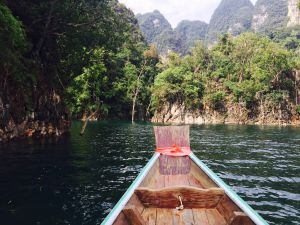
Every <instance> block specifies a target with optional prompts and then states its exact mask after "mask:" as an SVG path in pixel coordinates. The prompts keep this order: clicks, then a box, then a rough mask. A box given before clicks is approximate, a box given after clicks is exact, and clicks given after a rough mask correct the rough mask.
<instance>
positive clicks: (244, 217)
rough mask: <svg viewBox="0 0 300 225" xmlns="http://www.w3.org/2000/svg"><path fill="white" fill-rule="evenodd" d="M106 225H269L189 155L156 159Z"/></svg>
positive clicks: (120, 202) (136, 180) (148, 165)
mask: <svg viewBox="0 0 300 225" xmlns="http://www.w3.org/2000/svg"><path fill="white" fill-rule="evenodd" d="M181 206H182V208H181V209H180V207H181ZM110 224H158V225H159V224H209V225H212V224H219V225H222V224H224V225H226V224H232V225H234V224H236V225H238V224H241V225H242V224H243V225H247V224H249V225H250V224H259V225H266V224H268V223H267V222H266V221H265V220H264V219H263V218H262V217H261V216H260V215H259V214H257V213H256V212H255V211H254V210H253V209H252V208H251V207H250V206H249V205H248V204H247V203H246V202H245V201H244V200H243V199H241V198H240V197H239V196H238V195H237V194H236V193H235V192H234V191H233V190H232V189H231V188H230V187H229V186H228V185H226V184H225V182H224V181H223V180H222V179H221V178H219V177H218V176H217V175H216V174H215V173H214V172H213V171H212V170H211V169H209V168H208V167H207V166H206V165H205V164H204V163H203V162H202V161H201V160H200V159H198V158H197V157H196V155H194V154H193V153H192V154H190V155H189V156H185V157H172V156H164V155H160V154H159V153H155V154H154V155H153V157H152V158H151V159H150V160H149V162H148V163H147V165H146V166H145V167H144V168H143V170H142V171H141V173H140V174H139V175H138V177H137V178H136V179H135V181H134V182H133V183H132V184H131V186H130V187H129V188H128V190H127V191H126V192H125V194H124V195H123V196H122V198H121V199H120V201H119V202H118V203H117V204H116V205H115V207H114V208H113V209H112V211H111V212H110V213H109V215H108V216H107V217H106V218H105V220H104V221H103V222H102V225H110Z"/></svg>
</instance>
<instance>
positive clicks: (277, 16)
mask: <svg viewBox="0 0 300 225" xmlns="http://www.w3.org/2000/svg"><path fill="white" fill-rule="evenodd" d="M287 15H288V0H258V1H257V2H256V4H255V7H254V13H253V18H252V29H253V30H254V31H255V32H267V31H270V30H272V29H276V28H281V27H285V26H286V23H287Z"/></svg>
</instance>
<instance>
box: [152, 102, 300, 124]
mask: <svg viewBox="0 0 300 225" xmlns="http://www.w3.org/2000/svg"><path fill="white" fill-rule="evenodd" d="M264 108H265V109H267V110H265V109H263V107H260V109H258V110H257V111H256V112H250V111H249V110H247V109H245V108H243V107H241V106H239V105H238V104H228V105H227V106H226V111H223V112H218V111H215V110H212V109H209V108H206V109H204V110H199V111H194V112H191V111H187V110H185V108H184V106H178V105H176V104H174V105H169V106H166V107H165V109H164V110H162V111H161V112H157V113H156V114H155V116H154V117H153V118H152V122H155V123H175V124H182V123H184V124H259V125H263V124H265V125H300V116H299V115H298V114H297V113H296V110H295V106H294V105H293V104H290V103H285V105H284V106H281V107H277V108H272V107H270V106H268V103H265V104H264Z"/></svg>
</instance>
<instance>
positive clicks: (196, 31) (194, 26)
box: [175, 20, 208, 54]
mask: <svg viewBox="0 0 300 225" xmlns="http://www.w3.org/2000/svg"><path fill="white" fill-rule="evenodd" d="M207 29H208V24H207V23H205V22H202V21H189V20H183V21H181V22H180V23H179V24H178V26H177V27H176V28H175V33H176V35H177V37H178V39H180V40H181V48H180V53H182V54H187V53H188V52H189V50H190V48H191V47H193V46H194V44H195V41H197V40H201V41H204V40H205V36H206V32H207Z"/></svg>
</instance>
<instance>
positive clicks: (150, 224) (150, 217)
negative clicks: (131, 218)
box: [142, 208, 156, 225]
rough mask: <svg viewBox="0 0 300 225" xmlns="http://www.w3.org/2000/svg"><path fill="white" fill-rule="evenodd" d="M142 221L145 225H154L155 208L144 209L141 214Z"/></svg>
mask: <svg viewBox="0 0 300 225" xmlns="http://www.w3.org/2000/svg"><path fill="white" fill-rule="evenodd" d="M142 217H143V219H144V220H145V222H146V224H147V225H155V224H156V208H145V210H144V212H143V214H142Z"/></svg>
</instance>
